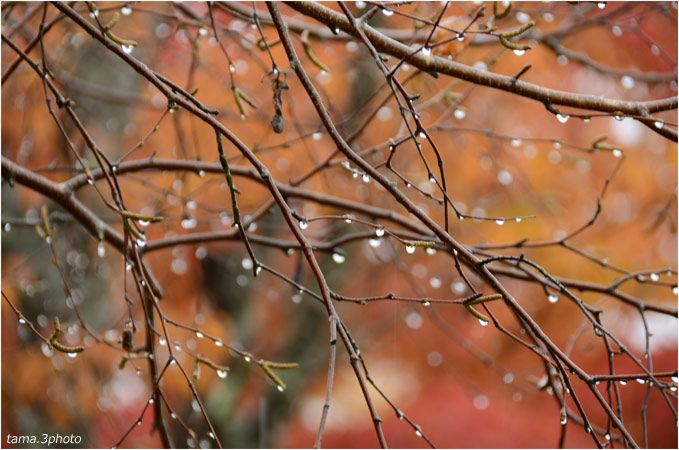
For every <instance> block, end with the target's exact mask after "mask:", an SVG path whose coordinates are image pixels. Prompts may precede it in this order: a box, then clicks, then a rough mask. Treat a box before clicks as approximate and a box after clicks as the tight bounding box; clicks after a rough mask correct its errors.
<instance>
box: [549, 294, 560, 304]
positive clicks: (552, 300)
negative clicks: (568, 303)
mask: <svg viewBox="0 0 679 450" xmlns="http://www.w3.org/2000/svg"><path fill="white" fill-rule="evenodd" d="M547 300H549V303H556V302H558V301H559V296H558V295H556V294H549V295H548V296H547Z"/></svg>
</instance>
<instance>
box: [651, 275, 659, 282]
mask: <svg viewBox="0 0 679 450" xmlns="http://www.w3.org/2000/svg"><path fill="white" fill-rule="evenodd" d="M659 279H660V276H659V275H658V274H657V273H652V274H651V281H658V280H659Z"/></svg>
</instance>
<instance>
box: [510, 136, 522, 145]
mask: <svg viewBox="0 0 679 450" xmlns="http://www.w3.org/2000/svg"><path fill="white" fill-rule="evenodd" d="M519 145H521V139H518V138H517V139H512V147H518V146H519Z"/></svg>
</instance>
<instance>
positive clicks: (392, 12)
mask: <svg viewBox="0 0 679 450" xmlns="http://www.w3.org/2000/svg"><path fill="white" fill-rule="evenodd" d="M382 14H384V15H385V16H387V17H389V16H393V15H394V11H392V10H391V9H387V8H382Z"/></svg>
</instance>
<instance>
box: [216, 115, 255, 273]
mask: <svg viewBox="0 0 679 450" xmlns="http://www.w3.org/2000/svg"><path fill="white" fill-rule="evenodd" d="M215 134H216V135H217V152H218V153H219V162H220V164H221V165H222V169H223V170H224V176H225V177H226V183H227V184H228V186H229V192H230V193H231V209H232V211H233V226H235V227H236V228H238V232H239V233H240V236H241V238H242V239H243V243H244V244H245V248H246V249H247V251H248V254H249V255H250V259H251V260H252V263H253V264H252V272H253V274H254V275H255V276H257V275H259V271H260V266H261V264H260V263H259V261H258V260H257V257H256V256H255V252H254V251H253V250H252V246H251V245H250V241H249V240H248V234H247V231H246V230H245V227H244V226H243V222H242V221H241V215H240V209H239V208H238V200H237V199H236V194H239V193H240V191H239V190H238V188H236V186H235V185H234V183H233V177H232V176H231V170H229V162H228V161H227V159H226V155H225V154H224V147H223V144H222V134H221V132H220V131H219V130H218V129H217V128H215Z"/></svg>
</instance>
